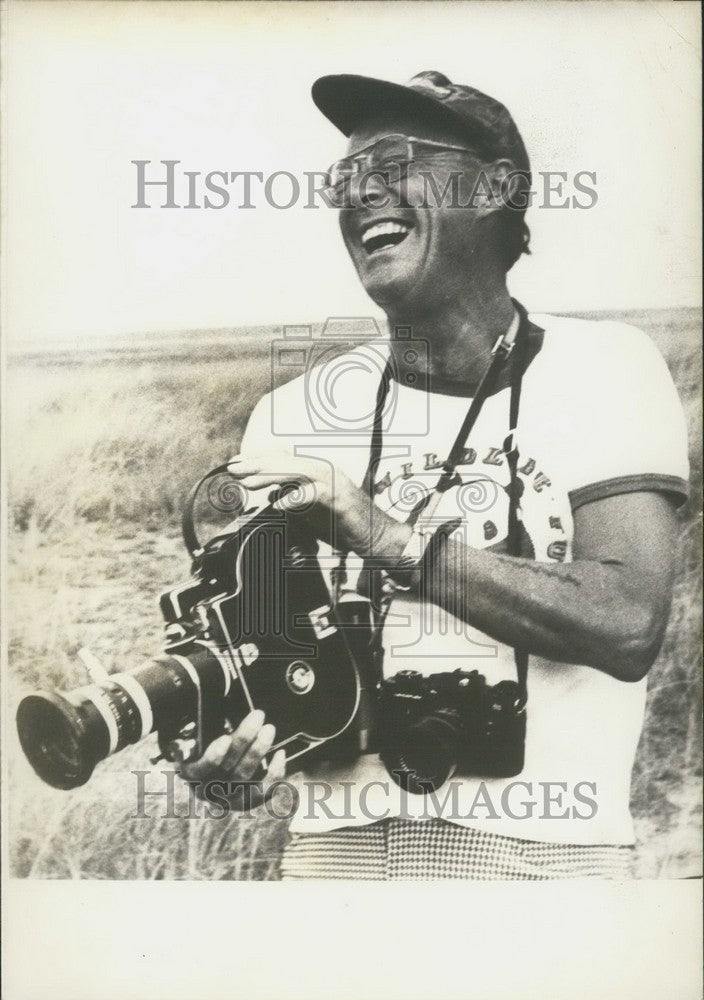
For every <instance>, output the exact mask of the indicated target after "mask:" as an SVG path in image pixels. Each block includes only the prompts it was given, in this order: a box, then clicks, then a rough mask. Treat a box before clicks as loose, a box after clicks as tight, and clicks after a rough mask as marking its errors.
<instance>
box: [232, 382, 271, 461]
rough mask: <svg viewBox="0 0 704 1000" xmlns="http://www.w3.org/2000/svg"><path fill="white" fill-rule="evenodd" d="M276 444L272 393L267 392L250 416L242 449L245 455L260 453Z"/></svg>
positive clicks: (243, 436)
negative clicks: (272, 420)
mask: <svg viewBox="0 0 704 1000" xmlns="http://www.w3.org/2000/svg"><path fill="white" fill-rule="evenodd" d="M275 446H276V442H275V440H274V438H273V435H272V431H271V394H270V393H266V394H265V395H264V396H262V398H261V399H260V400H259V402H258V403H257V404H256V405H255V407H254V409H253V410H252V412H251V414H250V416H249V420H248V421H247V426H246V427H245V430H244V434H243V435H242V443H241V444H240V451H241V452H242V454H243V455H246V454H250V455H258V454H262V453H265V452H268V451H272V450H274V449H275Z"/></svg>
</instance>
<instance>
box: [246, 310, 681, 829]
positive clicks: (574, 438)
mask: <svg viewBox="0 0 704 1000" xmlns="http://www.w3.org/2000/svg"><path fill="white" fill-rule="evenodd" d="M530 320H531V323H532V324H534V326H536V327H538V328H541V329H542V330H543V331H544V333H543V335H542V342H541V344H540V349H539V351H538V353H537V354H536V355H535V356H534V357H533V358H532V360H531V362H530V364H529V367H528V369H527V371H526V373H525V376H524V379H523V386H522V395H521V406H520V415H519V421H518V430H517V434H516V438H515V441H516V444H517V447H518V451H519V456H520V457H519V460H518V475H519V477H520V479H521V481H522V482H523V484H524V490H523V495H522V499H521V520H522V525H523V528H524V529H525V536H524V539H525V545H526V552H525V554H529V555H531V556H533V557H534V558H535V559H536V560H540V561H543V562H569V561H570V560H571V558H572V536H573V520H572V512H573V511H574V510H575V509H576V508H577V507H579V506H580V505H581V504H584V503H589V502H591V501H593V500H596V499H599V498H602V497H606V496H611V495H614V494H618V493H624V492H630V491H636V490H660V491H667V492H668V493H670V494H672V495H673V496H675V497H677V496H679V497H684V496H686V490H687V478H688V463H687V441H686V429H685V423H684V417H683V413H682V408H681V405H680V402H679V398H678V396H677V392H676V390H675V387H674V385H673V382H672V379H671V376H670V374H669V371H668V369H667V367H666V365H665V362H664V360H663V359H662V357H661V355H660V354H659V352H658V350H657V348H656V347H655V346H654V344H653V343H652V342H651V340H650V339H649V338H648V337H647V336H646V335H645V334H643V333H642V332H641V331H639V330H637V329H635V328H633V327H630V326H626V325H624V324H621V323H615V322H591V321H585V320H578V319H571V318H566V317H554V316H539V315H536V316H531V317H530ZM534 332H535V331H534ZM538 341H539V342H540V334H539V331H538ZM386 351H387V349H386V347H385V346H384V345H380V343H379V342H376V343H370V344H365V345H363V346H362V347H360V348H357V349H355V350H353V351H351V352H349V353H348V354H345V355H343V356H341V357H338V358H336V359H335V360H333V361H329V362H327V363H324V364H323V365H322V366H320V367H316V368H314V369H313V370H312V371H310V372H307V373H306V374H303V375H301V376H299V377H297V378H295V379H294V380H293V381H291V382H289V383H288V384H286V385H284V386H283V387H281V388H279V389H277V390H275V391H274V392H273V393H270V394H268V395H267V396H265V397H264V398H263V399H262V400H261V401H260V402H259V403H258V404H257V406H256V407H255V409H254V411H253V414H252V417H251V419H250V422H249V425H248V427H247V431H246V434H245V438H244V440H243V443H242V451H243V452H245V453H246V452H250V453H259V452H263V451H269V450H272V449H273V450H284V451H291V452H296V453H298V454H302V455H310V456H314V457H316V458H323V459H326V460H328V461H329V462H331V464H332V465H333V466H335V467H337V468H339V469H341V470H342V471H343V472H344V473H346V474H347V476H349V477H350V478H351V479H352V480H353V481H354V482H355V483H356V484H357V485H361V484H362V480H363V477H364V473H365V471H366V468H367V463H368V459H369V442H370V428H371V420H372V416H373V413H374V408H375V400H376V394H377V389H378V385H379V379H380V373H381V369H382V368H383V359H384V358H385V356H386ZM433 388H434V390H435V389H436V386H434V387H433ZM509 395H510V393H509V389H508V388H504V389H501V390H499V391H497V392H495V393H494V394H493V395H491V396H490V397H489V398H488V399H487V400H486V402H485V403H484V406H483V408H482V410H481V413H480V416H479V419H478V421H477V423H476V425H475V427H474V428H473V430H472V431H471V433H470V437H469V440H468V441H467V450H466V452H465V455H464V456H463V461H462V462H460V464H459V465H458V466H457V471H458V472H459V473H460V475H461V480H462V482H461V485H459V486H458V487H456V488H454V489H452V490H450V491H448V493H447V494H445V495H444V496H443V499H442V502H441V505H440V507H439V508H438V510H437V512H436V516H437V520H438V523H440V522H444V521H447V520H449V519H450V518H453V517H457V516H461V517H462V525H461V526H460V527H459V528H458V529H457V532H456V534H457V536H458V537H460V538H462V539H463V540H464V541H465V542H466V543H467V544H469V545H472V546H474V547H477V548H494V549H496V550H497V551H501V550H502V548H505V539H506V522H507V514H508V497H507V492H506V487H507V486H508V484H509V470H508V466H507V463H506V458H505V455H504V454H503V452H502V448H503V443H504V439H505V437H506V434H507V432H508V414H509ZM469 401H470V400H469V398H468V397H467V396H463V395H457V394H450V393H446V392H444V391H432V392H426V391H424V389H423V388H419V387H417V386H411V385H408V384H400V383H399V382H398V381H395V380H392V382H391V386H390V391H389V395H388V397H387V404H388V405H387V407H386V409H385V418H384V434H383V451H382V457H381V461H380V464H379V467H378V472H377V475H376V476H375V484H376V490H377V493H376V502H377V504H378V505H379V506H380V507H381V508H382V509H383V510H385V511H387V512H388V513H389V514H390V515H392V516H395V517H397V518H399V519H400V520H405V519H406V518H407V517H408V514H409V513H410V510H411V509H412V507H413V506H414V504H415V503H416V502H417V500H418V499H419V496H420V495H422V492H423V491H425V490H432V488H433V486H434V483H435V482H436V480H437V477H438V475H439V466H440V465H441V464H442V461H443V460H444V459H445V458H446V456H447V454H448V452H449V450H450V448H451V446H452V444H453V443H454V439H455V436H456V434H457V432H458V430H459V427H460V425H461V424H462V421H463V419H464V417H465V415H466V412H467V409H468V405H469ZM322 562H323V565H324V566H325V567H329V565H330V559H326V553H325V552H323V557H322ZM348 570H349V571H350V573H351V574H354V570H355V559H354V557H351V558H350V559H349V561H348ZM352 578H353V577H352ZM499 611H500V609H499ZM383 644H384V649H385V656H384V674H385V676H390V675H392V674H395V673H396V672H397V671H398V670H401V669H404V668H410V669H414V670H418V671H420V672H421V673H423V674H425V675H429V674H432V673H435V672H437V671H449V670H455V669H457V668H459V667H461V668H462V669H464V670H471V669H477V670H479V672H480V673H481V674H484V675H485V677H486V678H487V681H488V683H490V684H495V683H496V682H497V681H498V680H501V679H504V678H507V679H515V677H516V668H515V662H514V654H513V650H512V649H511V648H509V647H507V646H504V645H502V644H501V643H497V642H496V641H495V640H493V639H491V638H490V637H488V636H486V635H484V634H482V633H481V632H479V631H478V630H477V629H475V628H472V627H469V626H467V625H466V624H464V623H462V622H460V621H458V620H456V619H454V618H453V617H452V616H451V615H449V614H448V613H446V612H444V611H442V610H441V609H439V608H437V607H436V606H434V605H427V604H426V605H424V606H421V604H420V603H419V601H418V600H417V599H416V598H413V597H411V596H409V595H402V594H398V595H397V596H396V597H395V598H394V600H393V602H392V604H391V608H390V611H389V614H388V617H387V619H386V624H385V627H384V631H383ZM528 692H529V697H528V708H527V736H526V756H525V767H524V769H523V771H522V773H521V774H520V775H519V776H518V777H516V778H498V779H481V778H473V777H459V776H455V777H454V778H452V779H451V780H450V782H448V783H446V785H445V786H443V787H442V788H440V789H439V790H438V791H437V792H436V793H435V797H434V798H433V797H430V796H423V795H421V796H418V795H412V794H410V793H404V792H403V791H401V789H399V788H398V787H397V785H396V784H395V782H394V781H393V780H392V779H391V778H390V776H389V775H388V773H387V771H386V769H385V767H384V765H383V764H382V763H381V761H380V760H379V758H378V756H377V755H376V754H365V755H363V756H361V757H359V758H358V760H357V761H356V762H354V763H352V764H349V765H347V764H345V765H334V766H333V765H331V764H325V765H320V766H318V767H316V768H315V770H311V771H310V772H305V771H304V772H300V773H298V774H297V775H296V776H295V777H293V778H292V780H293V781H294V783H297V784H298V785H299V786H300V792H301V797H300V804H299V807H298V811H297V813H296V815H295V816H294V818H293V822H292V830H293V831H297V832H321V831H324V830H330V829H334V828H336V827H341V826H354V825H362V824H365V823H369V822H373V821H374V820H377V819H383V818H385V817H387V816H403V817H411V818H417V819H428V818H431V817H435V816H442V817H443V818H445V819H447V820H448V821H450V822H454V823H458V824H459V825H462V826H468V827H474V828H481V829H484V830H487V831H492V832H495V833H499V834H503V835H506V836H511V837H517V838H522V839H527V840H538V841H546V842H554V843H575V844H579V843H583V844H597V843H603V844H627V843H632V842H633V827H632V822H631V817H630V812H629V794H630V779H631V770H632V766H633V760H634V756H635V752H636V747H637V743H638V738H639V735H640V731H641V726H642V721H643V712H644V706H645V696H646V681H645V680H643V681H641V682H638V683H626V682H622V681H619V680H616V679H614V678H613V677H609V676H608V675H607V674H605V673H602V672H600V671H599V670H596V669H593V668H591V667H587V666H578V665H572V664H564V663H555V662H551V661H548V660H544V659H541V658H539V657H536V656H531V658H530V666H529V674H528ZM304 762H305V757H303V758H302V763H304ZM316 782H317V783H318V784H316ZM323 783H324V784H323ZM531 803H532V805H531Z"/></svg>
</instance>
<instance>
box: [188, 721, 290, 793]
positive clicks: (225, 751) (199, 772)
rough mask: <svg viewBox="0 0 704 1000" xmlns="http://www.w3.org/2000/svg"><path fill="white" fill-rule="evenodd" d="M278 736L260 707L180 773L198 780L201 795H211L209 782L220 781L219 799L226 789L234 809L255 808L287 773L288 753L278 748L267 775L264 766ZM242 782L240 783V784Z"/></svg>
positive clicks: (189, 779) (218, 783) (197, 789)
mask: <svg viewBox="0 0 704 1000" xmlns="http://www.w3.org/2000/svg"><path fill="white" fill-rule="evenodd" d="M275 736H276V730H275V729H274V727H273V726H272V725H269V724H265V723H264V713H263V712H262V711H260V710H259V709H256V710H255V711H254V712H250V714H249V715H248V716H246V717H245V718H244V719H243V720H242V722H241V723H240V725H239V726H238V727H237V729H236V730H235V732H234V733H231V734H228V733H225V734H223V735H222V736H219V737H218V738H217V739H216V740H213V742H212V743H211V744H210V746H209V747H208V748H207V749H206V751H205V753H204V754H203V756H202V757H201V758H200V759H199V760H195V761H193V762H192V763H189V764H183V765H182V766H181V770H180V775H181V777H182V778H185V779H186V781H192V782H195V783H197V787H196V794H197V796H198V798H201V799H202V798H205V799H207V798H208V787H207V786H208V784H209V783H213V784H214V783H216V782H217V792H218V799H217V801H220V794H221V793H223V792H224V794H225V797H226V798H227V800H228V802H229V804H230V808H231V809H254V808H256V807H257V806H259V805H262V804H263V803H264V800H265V799H266V797H267V795H268V793H269V791H270V789H271V787H272V785H273V784H274V783H275V782H277V781H281V779H282V778H283V777H284V775H285V773H286V754H285V753H284V751H283V750H277V751H276V753H275V754H274V756H273V757H272V759H271V763H270V764H269V767H268V769H267V772H266V774H265V775H264V776H262V773H261V766H262V761H263V760H264V757H265V756H266V754H267V753H268V752H269V750H270V749H271V746H272V744H273V742H274V737H275ZM238 783H239V787H237V785H238Z"/></svg>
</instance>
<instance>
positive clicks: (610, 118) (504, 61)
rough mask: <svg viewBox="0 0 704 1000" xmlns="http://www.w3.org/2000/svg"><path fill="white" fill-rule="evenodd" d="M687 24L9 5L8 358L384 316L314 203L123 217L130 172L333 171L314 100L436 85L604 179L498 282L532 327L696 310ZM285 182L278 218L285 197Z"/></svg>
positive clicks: (626, 15) (672, 7)
mask: <svg viewBox="0 0 704 1000" xmlns="http://www.w3.org/2000/svg"><path fill="white" fill-rule="evenodd" d="M698 12H699V7H698V4H695V3H684V4H673V3H662V4H658V3H647V2H646V3H637V2H630V3H624V4H621V3H591V2H584V3H569V2H567V3H561V2H552V3H544V2H540V3H533V2H523V0H520V2H517V3H512V2H500V3H499V2H491V3H488V2H479V3H462V2H459V3H448V4H445V3H425V2H416V3H409V4H406V3H401V2H399V3H327V4H326V3H315V2H312V3H265V4H249V3H233V4H227V3H222V4H221V3H178V4H176V3H170V2H163V3H143V2H140V0H137V2H131V3H129V2H128V3H123V2H120V0H118V2H105V3H93V2H90V0H89V2H82V3H64V2H62V0H59V2H55V3H49V4H46V3H43V2H41V0H39V2H32V3H22V2H18V0H15V2H14V3H12V4H10V7H9V12H8V14H7V18H6V32H5V45H6V57H5V75H6V87H5V102H6V107H5V113H6V119H5V136H6V151H5V161H6V163H5V190H4V227H5V229H4V234H3V236H4V239H3V243H4V247H5V251H6V252H5V261H4V267H5V274H4V277H5V296H4V326H5V330H6V336H7V343H8V345H9V347H10V349H11V350H13V349H15V350H16V349H21V348H22V347H23V346H25V345H31V344H34V343H36V342H47V343H56V344H58V343H59V342H61V343H62V344H65V343H66V342H69V343H74V344H76V345H77V346H80V345H81V344H83V343H87V342H89V341H91V340H92V339H93V338H96V337H116V336H124V335H129V334H131V333H137V332H145V331H152V330H160V331H162V330H163V331H169V330H173V331H176V330H183V329H195V328H214V327H218V328H219V327H233V326H239V325H252V324H259V323H263V324H268V323H277V324H278V323H280V324H296V323H306V322H314V321H322V320H323V319H325V318H326V317H328V316H368V315H369V316H376V315H378V310H377V309H376V307H375V306H374V305H373V303H371V302H370V300H369V299H368V298H367V296H366V294H365V293H364V291H363V289H362V288H361V286H360V285H359V283H358V281H357V278H356V275H355V272H354V269H353V267H352V265H351V263H350V262H349V260H348V259H347V255H346V252H345V250H344V246H343V244H342V241H341V238H340V235H339V231H338V228H337V220H336V217H335V215H336V213H335V212H334V210H331V209H327V208H325V207H320V208H318V209H306V208H305V207H304V205H305V203H306V199H305V198H304V197H301V199H300V200H299V201H298V203H297V204H295V205H294V206H292V207H291V208H286V209H283V208H275V207H272V206H270V205H268V204H267V203H266V199H265V197H264V196H263V193H262V191H261V187H259V188H258V189H257V190H256V191H255V193H254V194H253V197H252V201H253V203H254V204H255V207H254V208H252V209H249V210H248V209H243V208H240V207H238V206H239V204H240V198H238V197H235V195H238V194H240V193H241V188H240V187H238V186H236V185H231V186H230V190H231V191H232V192H233V195H232V198H231V201H230V203H229V205H228V206H227V207H225V208H223V209H220V210H206V209H203V208H202V207H201V208H199V209H197V210H188V209H185V208H176V209H165V208H160V207H152V208H149V209H138V208H133V207H132V206H133V204H134V203H135V201H136V196H137V168H136V167H135V166H134V164H133V163H132V161H133V160H148V161H151V163H152V165H153V166H154V167H155V168H157V167H158V166H159V161H161V160H164V159H173V160H178V161H180V163H179V166H178V168H177V169H178V171H181V172H183V171H199V172H201V173H202V174H206V173H208V172H210V171H214V170H226V171H228V172H230V171H247V170H249V171H261V172H262V173H263V174H264V175H265V176H268V175H270V174H271V173H273V172H274V171H279V170H283V171H289V172H290V173H293V174H294V175H296V177H301V178H302V177H303V172H304V171H315V170H324V169H325V168H326V167H327V166H328V165H329V163H330V162H331V161H332V160H334V159H336V158H337V157H339V156H341V155H342V154H343V152H344V146H345V141H344V139H343V137H342V136H341V135H340V134H339V133H337V132H336V130H335V129H334V128H333V126H332V125H331V124H330V123H329V122H328V121H327V120H326V119H325V118H324V117H323V116H322V115H321V114H320V113H319V112H318V111H317V109H316V108H315V106H314V105H313V103H312V101H311V99H310V87H311V84H312V83H313V81H314V80H315V79H316V78H317V77H318V76H321V75H324V74H326V73H343V72H350V73H360V74H363V75H370V76H380V77H383V78H385V79H389V80H395V81H398V82H403V81H406V80H408V79H409V78H410V77H411V76H413V75H414V74H415V73H417V72H419V71H421V70H427V69H437V70H440V71H441V72H443V73H445V74H446V75H447V76H449V77H450V78H451V79H452V80H453V81H455V82H458V83H469V84H471V85H472V86H475V87H477V88H479V89H480V90H484V91H485V92H488V93H490V94H492V95H493V96H495V97H497V98H499V99H500V100H502V101H503V102H504V103H505V104H506V105H507V106H508V107H509V109H510V110H511V112H512V114H513V116H514V118H515V120H516V122H517V124H518V126H519V128H520V130H521V133H522V135H523V137H524V140H525V143H526V146H527V147H528V150H529V152H530V155H531V161H532V165H533V170H534V173H535V174H539V173H540V172H541V171H542V172H545V171H562V172H565V173H567V175H568V178H572V177H573V176H574V175H575V174H576V173H578V172H579V171H589V172H592V173H596V183H595V185H594V186H595V187H596V190H597V194H598V200H597V202H596V204H595V205H594V206H593V207H592V208H590V209H589V210H579V209H575V208H570V207H568V208H567V209H564V210H562V209H548V208H544V207H534V208H533V209H531V211H530V212H529V216H528V221H529V224H530V227H531V230H532V248H533V254H532V256H531V257H528V258H523V259H522V260H521V261H520V263H519V264H518V265H517V266H516V267H515V268H514V270H513V271H512V272H511V275H510V288H511V291H512V293H513V294H514V295H515V296H517V297H518V298H519V299H521V300H522V301H523V302H524V303H525V304H526V305H527V306H528V308H529V309H532V310H534V311H553V312H557V311H576V310H587V309H602V308H603V309H613V308H650V307H672V306H682V305H685V306H693V305H699V304H700V303H701V279H700V274H701V261H700V243H701V230H700V207H699V192H700V189H701V185H700V178H701V161H700V131H699V129H700V115H701V111H700V97H699V73H700V51H701V49H700V33H699V31H700V29H699V17H698ZM150 169H151V168H150ZM160 169H163V168H160ZM151 176H156V175H151ZM179 177H180V180H181V181H182V184H181V187H180V188H179V198H180V199H181V203H185V201H186V188H185V185H186V183H187V182H186V181H185V179H184V178H183V175H182V174H179ZM278 183H279V184H280V186H279V187H274V188H272V194H273V196H274V198H275V199H276V200H277V201H278V202H279V203H283V202H284V201H285V199H286V197H287V192H288V191H290V188H287V187H286V182H285V181H284V182H283V183H281V182H278ZM253 190H254V189H253ZM565 190H566V193H567V194H572V193H574V189H573V188H572V187H568V188H566V189H565ZM149 200H150V201H151V202H152V203H153V204H154V205H155V206H158V205H159V204H160V200H159V198H158V197H157V195H153V196H152V193H151V192H150V193H149ZM197 200H198V201H199V202H200V203H201V204H202V200H203V197H202V189H201V188H199V189H198V194H197ZM553 200H555V198H554V197H553Z"/></svg>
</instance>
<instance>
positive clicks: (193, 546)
mask: <svg viewBox="0 0 704 1000" xmlns="http://www.w3.org/2000/svg"><path fill="white" fill-rule="evenodd" d="M226 472H227V463H225V464H223V465H216V466H215V468H214V469H211V470H210V472H206V474H205V475H204V476H203V477H202V478H201V479H199V480H198V482H197V483H196V484H195V486H192V487H191V490H190V492H189V494H188V497H187V498H186V502H185V504H184V506H183V514H182V515H181V532H182V534H183V542H184V545H185V546H186V548H187V549H188V553H189V555H190V556H191V557H192V558H194V559H195V558H196V557H197V556H199V555H201V553H202V552H203V546H202V545H201V544H200V542H199V541H198V536H197V535H196V531H195V528H194V527H193V507H194V505H195V502H196V497H197V496H198V493H199V492H200V489H201V487H202V486H203V485H204V484H205V483H207V481H208V480H209V479H212V478H213V477H214V476H220V475H223V474H224V473H226Z"/></svg>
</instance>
